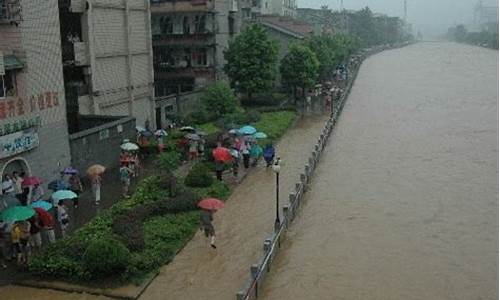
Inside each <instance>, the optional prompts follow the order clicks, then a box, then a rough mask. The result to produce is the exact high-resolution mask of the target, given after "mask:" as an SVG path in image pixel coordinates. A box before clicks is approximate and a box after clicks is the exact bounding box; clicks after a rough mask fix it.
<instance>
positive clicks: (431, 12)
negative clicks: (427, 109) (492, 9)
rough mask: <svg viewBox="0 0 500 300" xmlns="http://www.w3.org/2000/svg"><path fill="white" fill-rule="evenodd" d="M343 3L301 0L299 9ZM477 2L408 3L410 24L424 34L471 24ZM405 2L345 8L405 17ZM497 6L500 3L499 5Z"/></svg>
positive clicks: (375, 1)
mask: <svg viewBox="0 0 500 300" xmlns="http://www.w3.org/2000/svg"><path fill="white" fill-rule="evenodd" d="M340 1H341V0H298V6H299V7H311V8H319V7H320V6H322V5H328V7H330V8H333V9H335V10H336V9H339V7H340ZM477 1H478V0H407V7H408V22H410V23H412V24H413V28H416V29H419V30H421V31H422V33H424V34H426V35H427V34H431V35H433V34H436V33H441V32H445V31H446V30H447V28H448V27H450V26H452V25H454V24H460V23H465V24H467V23H470V22H472V18H473V8H474V5H475V4H476V3H477ZM491 2H493V3H495V0H483V3H491ZM403 3H404V0H344V7H345V8H346V9H360V8H363V7H365V6H368V7H370V9H371V10H372V11H374V12H379V13H385V14H387V15H390V16H400V17H402V16H403V14H404V9H403V7H404V5H403ZM496 3H498V2H496Z"/></svg>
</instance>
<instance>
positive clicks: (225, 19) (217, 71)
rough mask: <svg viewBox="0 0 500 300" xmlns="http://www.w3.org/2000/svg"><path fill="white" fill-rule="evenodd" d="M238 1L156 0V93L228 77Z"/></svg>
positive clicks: (153, 14) (193, 87) (153, 16)
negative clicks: (227, 58) (227, 55)
mask: <svg viewBox="0 0 500 300" xmlns="http://www.w3.org/2000/svg"><path fill="white" fill-rule="evenodd" d="M237 11H238V7H237V2H236V1H226V0H180V1H172V0H155V1H153V3H152V7H151V28H152V35H153V53H154V55H153V57H154V74H155V96H156V97H164V96H168V95H171V94H176V93H182V92H189V91H193V90H196V89H199V88H202V87H204V86H206V85H207V84H210V83H212V82H214V81H215V80H218V79H223V78H224V76H225V75H224V72H223V66H224V50H225V49H226V48H227V47H228V44H229V40H230V39H231V37H232V36H233V35H235V34H236V33H237V32H238V28H239V24H238V23H239V22H238V18H237V15H236V12H237Z"/></svg>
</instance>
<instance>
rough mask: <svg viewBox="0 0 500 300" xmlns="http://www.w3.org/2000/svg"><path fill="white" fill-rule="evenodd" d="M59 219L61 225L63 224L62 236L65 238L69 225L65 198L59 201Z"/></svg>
mask: <svg viewBox="0 0 500 300" xmlns="http://www.w3.org/2000/svg"><path fill="white" fill-rule="evenodd" d="M57 221H59V225H60V226H61V235H62V238H65V237H66V233H67V231H68V227H69V214H68V208H67V207H66V206H65V205H64V201H63V200H59V202H58V203H57Z"/></svg>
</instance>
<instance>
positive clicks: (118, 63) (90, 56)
mask: <svg viewBox="0 0 500 300" xmlns="http://www.w3.org/2000/svg"><path fill="white" fill-rule="evenodd" d="M59 9H60V12H59V13H60V19H61V44H62V49H63V53H62V54H63V65H64V82H65V87H66V98H67V102H68V119H69V123H70V132H76V131H78V116H79V115H107V116H133V117H135V118H136V122H137V124H138V125H141V126H144V125H145V124H146V123H149V124H151V125H153V124H154V123H155V122H154V120H155V114H154V97H153V63H152V62H153V57H152V55H153V53H152V45H151V26H150V24H151V20H150V4H149V1H148V0H59ZM153 126H154V125H153Z"/></svg>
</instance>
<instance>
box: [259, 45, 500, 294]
mask: <svg viewBox="0 0 500 300" xmlns="http://www.w3.org/2000/svg"><path fill="white" fill-rule="evenodd" d="M312 182H313V183H312V186H311V191H310V192H309V193H308V194H307V196H306V200H305V203H306V204H305V206H304V207H303V210H302V212H301V214H300V215H299V217H298V218H297V219H296V221H295V223H294V224H293V226H292V228H291V231H290V235H289V236H288V238H287V242H285V244H284V246H283V248H284V249H283V250H284V251H282V252H281V253H280V255H279V257H278V259H277V264H275V266H274V268H273V270H272V272H271V273H272V274H271V275H270V276H269V278H270V279H269V281H267V282H266V286H265V290H264V292H263V294H261V296H262V297H259V298H260V299H266V300H273V299H287V300H293V299H301V300H302V299H320V300H321V299H328V300H329V299H349V300H352V299H381V300H391V299H398V300H399V299H405V300H409V299H454V300H456V299H464V300H470V299H498V51H492V50H487V49H482V48H477V47H472V46H465V45H459V44H451V43H420V44H416V45H412V46H409V47H406V48H402V49H396V50H391V51H386V52H382V53H380V54H378V55H375V56H372V57H370V58H368V59H367V60H366V61H365V62H364V63H363V65H362V67H361V70H360V73H359V76H358V78H357V80H356V83H355V85H354V87H353V90H352V93H351V95H350V97H349V100H348V102H347V105H346V107H345V109H344V112H343V114H342V116H341V119H340V122H339V123H337V127H336V129H335V131H334V134H333V136H332V139H331V140H330V143H329V145H328V146H327V148H326V152H325V153H324V156H323V157H322V160H321V163H320V165H319V167H318V169H317V172H316V174H315V176H314V178H313V181H312Z"/></svg>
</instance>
